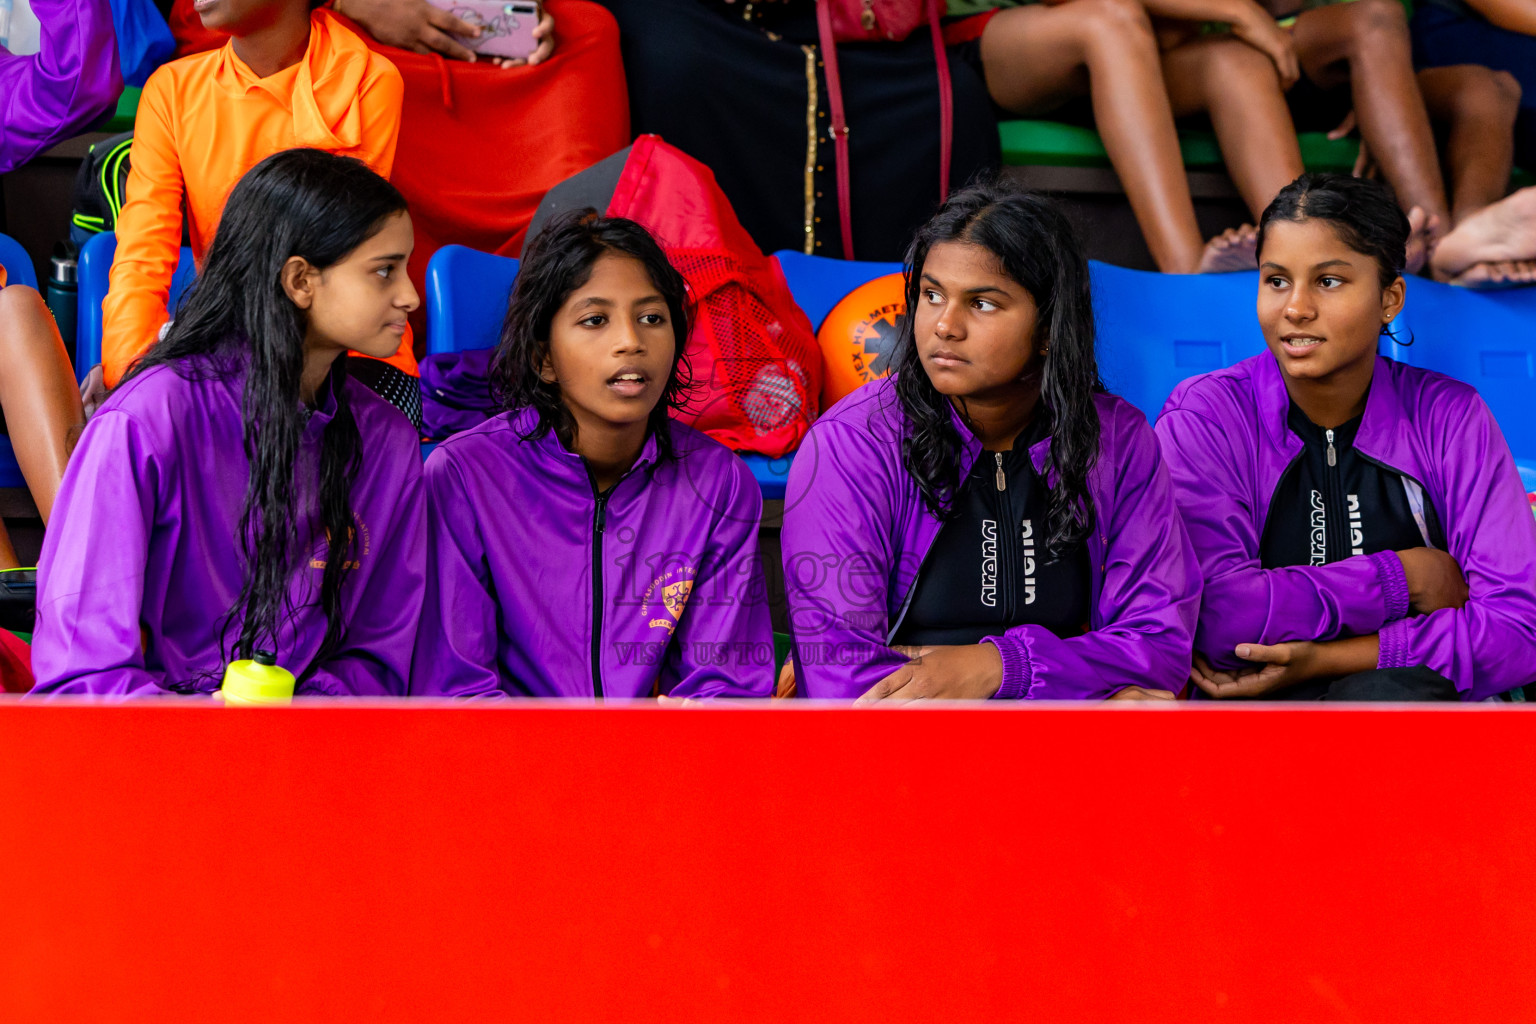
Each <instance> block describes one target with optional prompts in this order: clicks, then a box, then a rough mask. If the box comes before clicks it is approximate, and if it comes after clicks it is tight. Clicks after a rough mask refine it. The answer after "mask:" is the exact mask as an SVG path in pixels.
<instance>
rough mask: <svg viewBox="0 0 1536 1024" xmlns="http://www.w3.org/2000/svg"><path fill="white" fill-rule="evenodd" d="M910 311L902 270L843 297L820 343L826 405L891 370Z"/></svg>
mask: <svg viewBox="0 0 1536 1024" xmlns="http://www.w3.org/2000/svg"><path fill="white" fill-rule="evenodd" d="M906 313H907V295H906V287H905V285H904V284H903V283H902V278H901V275H900V274H886V275H885V276H884V277H877V278H875V279H874V280H873V281H869V282H866V283H865V284H862V285H860V286H859V287H858V288H855V289H854V290H853V291H852V292H849V293H848V294H847V295H846V296H844V297H843V301H841V302H839V303H838V304H837V305H836V306H834V307H833V308H832V312H830V313H828V314H827V318H826V319H825V320H823V321H822V322H821V330H819V331H817V332H816V341H817V343H818V344H820V345H821V354H822V357H823V360H824V362H825V364H826V374H825V376H824V377H823V380H822V385H821V407H822V408H823V409H826V408H828V407H829V406H831V405H832V403H833V402H836V401H837V400H838V399H840V398H842V397H844V396H845V395H847V394H849V393H850V392H853V391H855V390H857V389H858V388H859V387H860V386H862V385H864V384H866V383H868V382H869V381H872V380H879V379H880V378H881V377H884V376H885V375H886V374H888V373H890V372H891V366H892V359H893V358H894V357H895V355H896V338H897V336H898V335H899V334H900V333H901V320H902V317H904V316H906Z"/></svg>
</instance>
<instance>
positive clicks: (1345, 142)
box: [998, 120, 1536, 188]
mask: <svg viewBox="0 0 1536 1024" xmlns="http://www.w3.org/2000/svg"><path fill="white" fill-rule="evenodd" d="M998 136H999V138H1000V139H1001V142H1002V152H1003V163H1004V164H1006V165H1008V166H1010V167H1102V168H1107V167H1109V166H1110V163H1109V154H1108V153H1107V152H1106V151H1105V149H1104V142H1103V140H1102V139H1100V138H1099V133H1098V132H1097V131H1095V130H1094V129H1092V128H1089V127H1087V126H1085V125H1075V124H1063V123H1061V122H1059V121H1026V120H1017V121H1003V122H1002V123H1000V124H999V125H998ZM1296 141H1297V142H1298V143H1300V145H1301V161H1302V164H1303V165H1304V166H1305V167H1306V169H1307V170H1309V171H1335V172H1338V173H1340V174H1348V173H1350V171H1352V170H1353V169H1354V166H1355V158H1356V157H1357V156H1359V155H1360V142H1359V140H1358V139H1352V138H1350V139H1330V138H1329V137H1328V135H1327V133H1326V132H1301V133H1300V134H1298V135H1297V136H1296ZM1179 152H1180V154H1181V155H1182V156H1183V158H1184V166H1185V167H1186V168H1188V169H1189V170H1194V171H1221V170H1223V169H1224V167H1225V164H1224V163H1223V161H1222V158H1221V148H1220V146H1218V145H1217V143H1216V133H1215V132H1210V131H1199V130H1192V129H1185V130H1183V131H1181V132H1179ZM1510 185H1511V186H1512V187H1515V188H1520V187H1524V186H1526V185H1536V175H1532V174H1531V173H1529V172H1528V171H1525V170H1522V169H1520V168H1518V167H1517V168H1515V170H1514V173H1513V174H1511V175H1510Z"/></svg>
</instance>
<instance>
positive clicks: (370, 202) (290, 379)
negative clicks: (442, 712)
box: [32, 149, 425, 695]
mask: <svg viewBox="0 0 1536 1024" xmlns="http://www.w3.org/2000/svg"><path fill="white" fill-rule="evenodd" d="M411 245H412V230H411V218H410V215H409V214H408V213H407V212H406V209H405V200H404V199H402V198H401V196H400V193H399V192H397V191H396V190H395V189H394V188H393V187H391V186H390V185H389V183H388V182H386V181H385V180H384V179H383V178H380V177H379V176H378V175H376V174H374V173H373V172H372V171H370V170H368V168H367V167H365V166H364V165H363V164H362V163H360V162H358V161H356V160H353V159H349V158H346V157H339V156H333V155H330V154H328V153H323V152H320V151H319V150H308V149H295V150H289V151H287V152H284V153H278V154H276V155H274V156H271V157H268V158H267V159H266V160H263V161H262V162H261V163H259V164H258V165H256V167H255V168H254V169H252V170H251V171H250V172H249V173H248V174H246V176H245V177H244V178H242V179H241V180H240V183H239V184H238V185H236V186H235V188H234V190H233V191H232V192H231V193H230V197H229V203H228V205H227V206H226V207H225V211H224V218H223V220H222V222H221V223H220V226H219V230H218V234H217V235H216V237H215V238H214V242H213V245H212V246H211V247H210V248H209V251H208V259H207V262H206V265H205V266H204V267H203V270H202V274H201V275H200V276H199V277H198V280H197V282H196V284H195V285H194V286H193V289H192V291H191V292H190V294H189V297H188V298H187V301H186V304H185V305H184V306H183V307H182V309H181V310H180V312H179V313H178V314H177V316H176V319H175V322H174V323H173V324H172V325H171V326H170V328H169V329H168V331H167V333H166V334H165V337H164V338H163V339H162V340H161V341H160V342H159V343H157V344H156V345H155V346H154V347H153V348H151V349H150V350H149V352H147V353H146V354H145V356H144V357H143V359H142V360H140V362H139V363H138V365H137V366H136V367H135V368H134V369H133V370H132V372H131V374H130V376H129V377H128V378H125V380H124V383H123V384H122V385H121V386H120V387H118V388H117V389H116V390H114V391H113V392H112V394H111V396H110V397H109V398H108V399H107V401H106V402H105V403H103V405H102V407H101V408H100V409H99V410H98V411H97V413H96V415H95V416H93V417H92V418H91V421H90V423H89V424H88V425H87V426H86V428H85V432H84V434H83V435H82V436H81V438H80V443H79V446H78V447H77V448H76V449H75V452H74V455H73V456H72V457H71V459H70V460H69V467H68V469H67V470H66V471H65V474H64V483H63V486H62V487H61V489H60V491H59V497H58V501H57V503H56V504H55V505H54V512H53V519H52V521H51V522H50V523H49V524H48V534H47V538H46V540H45V541H44V544H43V552H42V558H41V560H40V562H39V566H38V572H39V575H40V577H41V590H40V593H39V595H38V602H37V632H36V636H35V638H34V643H33V648H32V665H33V669H34V672H35V674H36V676H37V687H36V692H43V693H89V694H116V695H155V694H166V693H200V692H201V693H206V692H209V691H212V690H216V689H218V687H219V684H220V681H221V678H222V674H223V669H224V666H225V664H226V663H227V662H229V661H231V660H234V659H242V658H249V657H251V656H252V655H253V654H254V653H255V652H256V651H258V650H265V651H268V652H271V653H272V654H274V655H275V657H276V660H277V663H278V664H280V665H282V666H284V667H286V668H287V669H289V670H290V671H291V672H293V673H294V675H295V676H297V677H298V686H297V689H296V692H297V693H300V694H321V695H341V694H403V693H404V692H405V688H406V683H407V680H408V677H409V674H410V658H411V644H412V640H413V639H414V637H415V632H416V624H417V620H418V618H419V616H420V611H421V590H422V574H423V568H424V563H425V551H424V547H423V542H424V523H423V515H422V499H421V454H420V449H419V447H418V445H417V441H416V437H415V430H414V429H412V427H411V424H410V422H409V421H408V420H407V419H406V418H405V417H404V416H402V415H401V414H400V413H399V412H398V411H396V410H395V409H394V408H393V407H392V406H390V405H389V404H387V403H386V402H385V401H384V400H383V399H382V398H379V397H377V396H376V395H374V394H373V393H372V392H370V391H369V390H368V389H367V388H363V387H360V386H357V385H355V384H354V383H353V382H352V381H351V380H349V379H348V377H347V355H346V353H347V350H348V349H352V350H355V351H359V352H362V353H363V354H365V355H372V356H376V357H378V358H383V357H384V356H387V355H390V354H392V353H393V352H394V351H395V349H396V348H397V347H398V346H399V344H400V338H401V336H402V335H403V332H404V331H405V324H406V314H408V313H409V312H410V311H411V310H413V309H415V308H416V305H417V296H416V291H415V289H413V288H412V287H411V283H410V280H409V279H408V278H407V277H406V272H405V266H406V259H407V258H408V257H409V256H410V252H411Z"/></svg>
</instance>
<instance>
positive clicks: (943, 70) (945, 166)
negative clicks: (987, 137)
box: [928, 0, 955, 203]
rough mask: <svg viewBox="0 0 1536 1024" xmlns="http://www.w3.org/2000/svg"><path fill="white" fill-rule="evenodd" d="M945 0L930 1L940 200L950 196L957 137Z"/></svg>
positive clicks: (929, 16)
mask: <svg viewBox="0 0 1536 1024" xmlns="http://www.w3.org/2000/svg"><path fill="white" fill-rule="evenodd" d="M942 5H943V0H928V28H929V29H930V30H931V31H932V32H933V61H934V63H935V64H937V65H938V69H939V202H941V203H942V202H944V200H946V199H948V198H949V157H950V151H951V149H952V148H953V146H954V140H955V95H954V90H953V88H952V87H951V83H950V80H949V51H948V50H946V49H945V48H944V28H943V26H942V25H940V24H939V8H940V7H941V6H942Z"/></svg>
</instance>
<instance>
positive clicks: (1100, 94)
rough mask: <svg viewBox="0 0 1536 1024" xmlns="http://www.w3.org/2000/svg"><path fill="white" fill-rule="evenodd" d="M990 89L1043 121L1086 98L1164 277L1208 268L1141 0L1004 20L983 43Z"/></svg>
mask: <svg viewBox="0 0 1536 1024" xmlns="http://www.w3.org/2000/svg"><path fill="white" fill-rule="evenodd" d="M981 57H982V63H983V65H984V66H985V68H986V76H987V90H988V91H989V92H990V93H991V94H992V98H993V99H994V100H995V101H996V102H997V103H998V104H999V105H1000V106H1003V107H1005V108H1007V109H1008V110H1012V111H1014V112H1015V113H1018V114H1024V115H1036V116H1038V115H1040V114H1044V113H1048V112H1049V111H1051V110H1053V109H1055V108H1056V107H1058V106H1060V105H1061V104H1062V103H1064V102H1066V101H1067V100H1068V99H1071V98H1072V97H1074V96H1081V95H1083V94H1084V93H1087V94H1089V95H1090V97H1091V99H1092V101H1093V114H1094V120H1095V121H1096V123H1097V125H1098V129H1099V134H1100V135H1101V136H1102V137H1103V139H1104V148H1105V150H1106V151H1107V152H1108V153H1109V159H1110V162H1111V163H1112V164H1114V167H1115V170H1116V172H1117V173H1118V174H1119V175H1120V181H1121V183H1122V185H1123V186H1124V187H1125V194H1126V197H1127V198H1128V199H1129V200H1130V202H1131V209H1132V210H1133V211H1134V212H1135V214H1136V220H1137V222H1138V223H1139V224H1140V225H1141V230H1142V233H1143V234H1144V235H1145V236H1146V239H1147V247H1148V248H1149V249H1150V250H1151V251H1152V258H1153V260H1155V261H1156V263H1157V266H1158V268H1159V269H1161V270H1163V271H1165V272H1168V273H1191V272H1193V271H1195V270H1197V269H1198V268H1199V266H1200V259H1201V250H1202V248H1203V246H1202V244H1201V239H1200V226H1199V225H1198V224H1197V223H1196V222H1195V207H1194V202H1193V201H1192V200H1191V199H1190V195H1189V180H1188V179H1187V178H1185V176H1184V161H1183V159H1182V157H1180V155H1179V139H1178V133H1177V130H1176V129H1175V128H1174V124H1173V112H1172V110H1171V109H1170V107H1169V104H1168V94H1167V91H1166V90H1165V89H1164V87H1163V76H1162V65H1161V60H1160V58H1159V55H1158V52H1157V40H1156V38H1155V37H1154V35H1153V33H1152V23H1151V21H1150V20H1149V19H1148V17H1147V14H1146V11H1145V10H1143V9H1142V6H1141V4H1140V3H1139V2H1137V0H1070V2H1069V3H1064V4H1061V5H1059V6H1047V5H1044V4H1035V5H1030V6H1025V7H1013V8H1008V9H1006V10H1003V11H1000V12H998V14H997V16H996V17H994V18H993V19H992V20H991V21H990V22H988V23H987V28H986V31H985V32H984V33H983V35H982V37H981Z"/></svg>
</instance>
